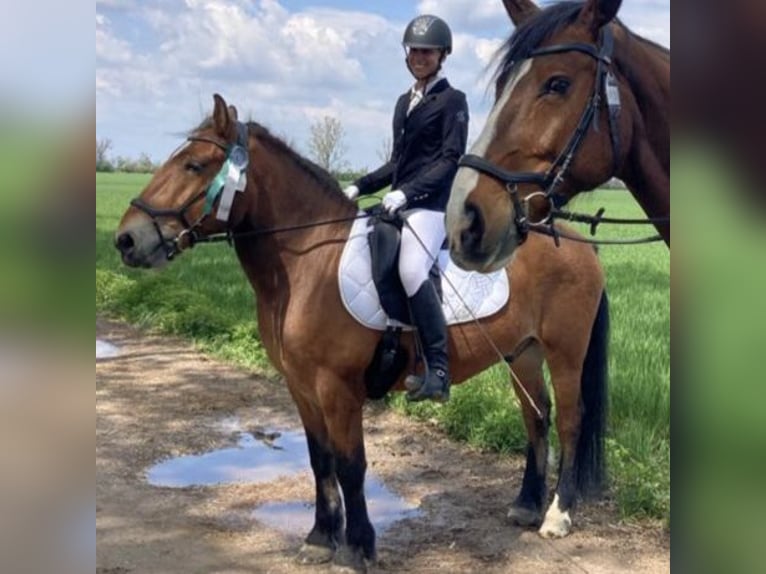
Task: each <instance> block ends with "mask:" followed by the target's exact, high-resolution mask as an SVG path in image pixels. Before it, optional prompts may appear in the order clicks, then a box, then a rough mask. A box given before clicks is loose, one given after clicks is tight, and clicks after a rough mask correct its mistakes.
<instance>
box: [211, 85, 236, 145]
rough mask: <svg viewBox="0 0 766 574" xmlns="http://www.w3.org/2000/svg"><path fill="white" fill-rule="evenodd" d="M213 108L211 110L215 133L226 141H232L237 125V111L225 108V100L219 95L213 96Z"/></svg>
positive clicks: (230, 107) (232, 108) (231, 107)
mask: <svg viewBox="0 0 766 574" xmlns="http://www.w3.org/2000/svg"><path fill="white" fill-rule="evenodd" d="M213 101H214V102H215V108H214V109H213V125H214V127H215V132H216V133H217V134H218V135H219V136H221V137H222V138H223V139H225V140H226V141H229V140H231V139H233V137H234V136H235V135H236V134H235V129H236V124H237V109H236V108H235V107H234V106H227V105H226V100H224V99H223V98H222V97H221V96H220V95H218V94H213Z"/></svg>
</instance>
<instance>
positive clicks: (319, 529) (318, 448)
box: [296, 401, 343, 564]
mask: <svg viewBox="0 0 766 574" xmlns="http://www.w3.org/2000/svg"><path fill="white" fill-rule="evenodd" d="M296 403H297V404H298V410H299V412H300V414H301V419H302V420H303V428H304V429H305V431H306V442H307V443H308V449H309V459H310V460H311V470H312V471H313V472H314V482H315V486H316V498H315V502H316V511H315V514H314V526H313V528H312V529H311V531H310V532H309V534H308V536H307V537H306V540H305V542H304V543H303V546H301V549H300V550H299V552H298V562H300V563H301V564H321V563H324V562H329V561H330V560H332V558H333V556H334V555H335V550H336V549H337V548H338V546H339V544H340V537H341V527H342V525H343V516H342V509H343V503H342V501H341V498H340V491H339V490H338V482H337V479H336V468H335V457H334V455H333V453H332V450H331V448H330V446H329V444H328V442H327V429H326V428H325V427H324V421H323V420H322V416H321V413H320V412H319V411H318V409H316V407H312V406H310V405H307V404H304V403H302V402H299V401H296Z"/></svg>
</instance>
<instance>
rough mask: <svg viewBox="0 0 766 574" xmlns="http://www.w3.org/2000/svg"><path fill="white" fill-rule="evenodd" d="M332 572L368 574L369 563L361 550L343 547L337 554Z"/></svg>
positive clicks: (339, 573) (337, 573) (338, 573)
mask: <svg viewBox="0 0 766 574" xmlns="http://www.w3.org/2000/svg"><path fill="white" fill-rule="evenodd" d="M331 570H332V572H334V573H336V574H366V572H367V563H366V562H365V560H364V555H363V554H362V552H361V551H360V550H356V551H354V550H352V549H351V548H350V547H348V546H341V547H340V548H339V549H338V551H337V552H336V553H335V558H334V559H333V563H332V568H331Z"/></svg>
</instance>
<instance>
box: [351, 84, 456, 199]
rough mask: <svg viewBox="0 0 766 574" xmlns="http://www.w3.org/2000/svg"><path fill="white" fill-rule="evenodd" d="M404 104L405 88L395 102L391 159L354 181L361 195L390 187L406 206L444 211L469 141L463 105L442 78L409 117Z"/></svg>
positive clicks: (405, 100)
mask: <svg viewBox="0 0 766 574" xmlns="http://www.w3.org/2000/svg"><path fill="white" fill-rule="evenodd" d="M409 103H410V92H409V91H407V92H406V93H404V94H402V95H401V96H399V100H398V101H397V102H396V108H395V110H394V120H393V128H394V134H393V135H394V137H393V142H394V144H393V152H392V157H391V159H390V160H389V161H388V162H387V163H385V164H384V165H382V166H381V167H379V168H378V169H376V170H375V171H373V172H372V173H369V174H367V175H365V176H364V177H361V178H360V179H358V180H357V181H356V182H354V184H355V185H356V186H357V187H358V188H359V193H360V194H361V195H365V194H369V193H375V192H376V191H378V190H380V189H382V188H384V187H385V186H387V185H390V186H391V189H398V190H401V191H403V192H404V194H405V195H406V196H407V209H411V208H415V207H419V208H424V209H432V210H435V211H445V210H446V207H447V200H448V199H449V193H450V187H451V186H452V180H453V179H454V177H455V173H456V172H457V160H458V159H459V158H460V156H462V155H463V154H464V153H465V146H466V140H467V139H468V103H467V101H466V97H465V94H464V93H463V92H461V91H460V90H456V89H455V88H453V87H452V86H450V84H449V82H448V81H447V79H446V78H442V79H441V80H439V81H437V82H436V83H435V84H434V85H433V87H432V88H431V90H430V91H429V92H428V93H427V94H426V95H425V96H424V97H423V99H422V100H421V101H420V103H418V104H417V105H416V106H415V107H414V108H413V109H412V111H411V112H410V115H409V116H408V115H407V108H408V107H409Z"/></svg>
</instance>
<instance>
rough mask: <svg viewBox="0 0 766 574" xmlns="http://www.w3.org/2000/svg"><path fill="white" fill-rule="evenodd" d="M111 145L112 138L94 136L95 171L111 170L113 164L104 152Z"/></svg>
mask: <svg viewBox="0 0 766 574" xmlns="http://www.w3.org/2000/svg"><path fill="white" fill-rule="evenodd" d="M111 147H112V140H110V139H109V138H103V139H98V138H96V171H113V170H114V166H113V165H112V163H111V162H110V161H109V159H108V158H107V157H106V153H107V152H108V151H109V150H110V148H111Z"/></svg>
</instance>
